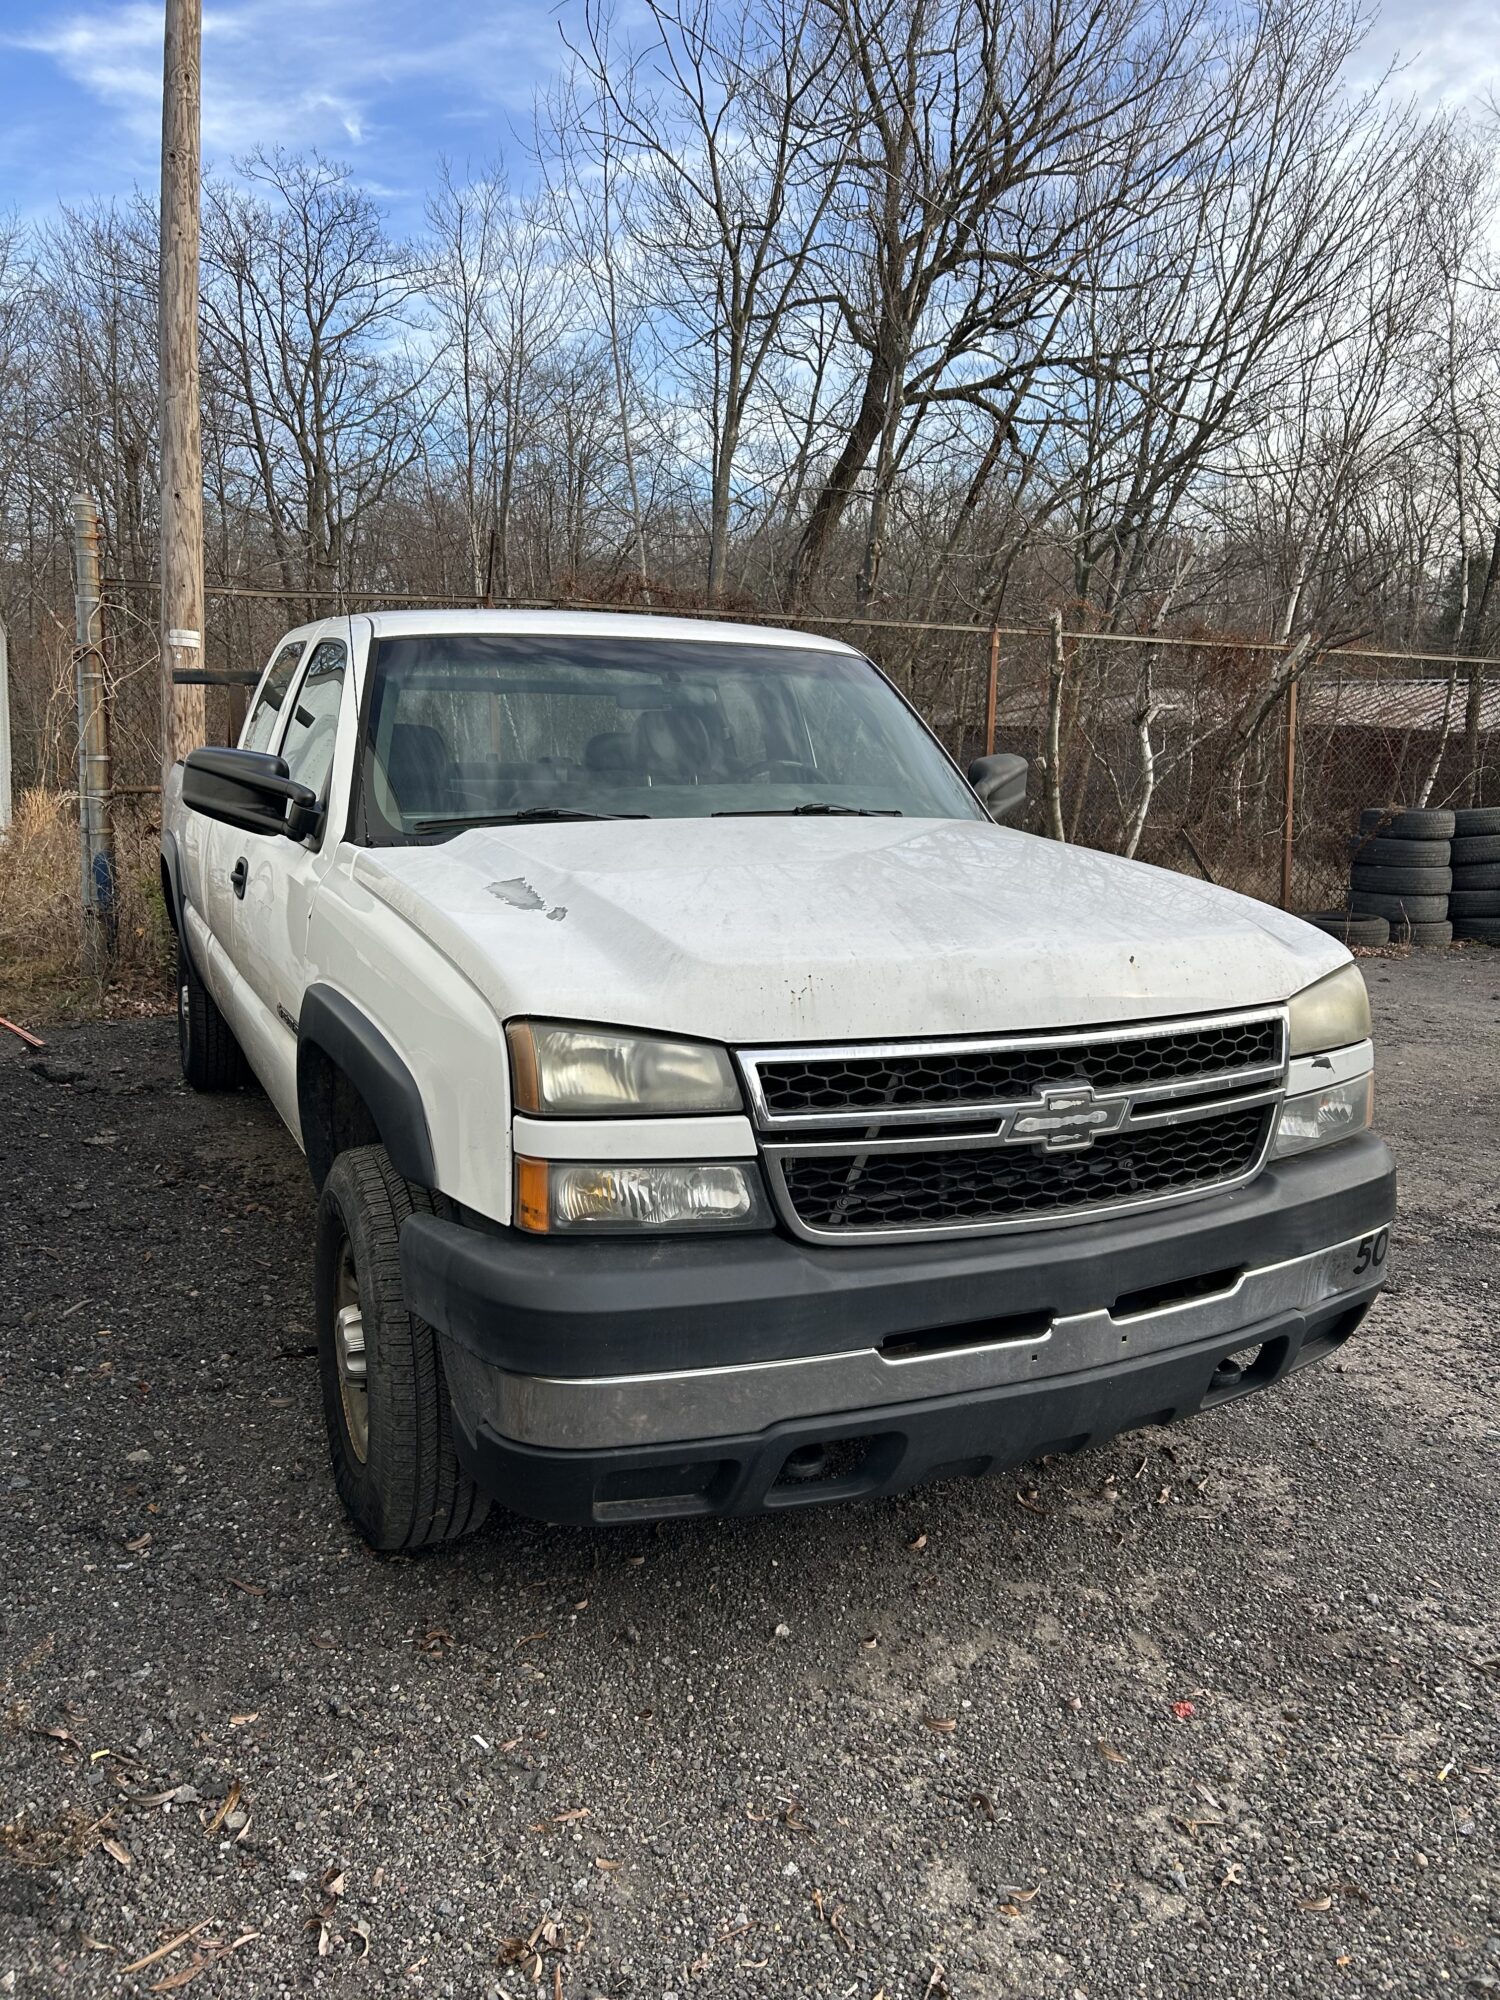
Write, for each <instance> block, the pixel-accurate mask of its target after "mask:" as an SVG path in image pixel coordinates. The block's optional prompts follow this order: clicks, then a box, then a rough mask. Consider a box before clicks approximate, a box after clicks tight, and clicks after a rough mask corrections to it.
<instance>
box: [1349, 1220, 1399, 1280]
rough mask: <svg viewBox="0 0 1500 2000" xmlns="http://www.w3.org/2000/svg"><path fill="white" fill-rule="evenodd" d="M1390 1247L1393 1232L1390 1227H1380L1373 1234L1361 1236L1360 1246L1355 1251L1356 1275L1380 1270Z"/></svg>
mask: <svg viewBox="0 0 1500 2000" xmlns="http://www.w3.org/2000/svg"><path fill="white" fill-rule="evenodd" d="M1390 1247H1391V1232H1390V1231H1389V1230H1388V1229H1378V1230H1376V1232H1375V1234H1374V1235H1373V1236H1361V1237H1360V1239H1359V1248H1358V1250H1356V1251H1355V1253H1354V1275H1355V1277H1356V1278H1357V1277H1359V1276H1360V1274H1361V1273H1362V1272H1365V1271H1378V1270H1379V1269H1380V1267H1381V1265H1382V1264H1383V1263H1384V1262H1385V1253H1386V1251H1387V1250H1389V1249H1390Z"/></svg>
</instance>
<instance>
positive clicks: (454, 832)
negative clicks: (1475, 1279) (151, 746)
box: [162, 611, 1395, 1549]
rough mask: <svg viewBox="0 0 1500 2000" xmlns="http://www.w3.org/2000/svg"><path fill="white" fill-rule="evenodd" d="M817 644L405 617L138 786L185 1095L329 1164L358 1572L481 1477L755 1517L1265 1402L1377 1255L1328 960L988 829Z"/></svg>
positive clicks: (580, 1501)
mask: <svg viewBox="0 0 1500 2000" xmlns="http://www.w3.org/2000/svg"><path fill="white" fill-rule="evenodd" d="M1025 775H1026V767H1025V764H1024V762H1023V761H1022V760H1021V759H1019V758H1016V757H1005V756H1001V757H991V758H983V759H980V760H979V761H978V762H977V763H976V764H974V765H973V766H971V767H970V770H969V773H968V780H967V781H966V780H965V777H964V776H963V775H962V774H961V773H960V771H959V770H958V769H957V767H956V766H955V765H954V764H953V763H952V761H951V760H950V759H949V757H948V755H947V753H946V752H945V751H944V750H943V748H942V747H941V745H940V744H939V743H938V742H937V740H936V739H935V738H934V737H933V736H932V734H931V733H930V732H929V731H928V730H927V728H926V727H925V725H924V724H923V723H922V722H921V721H920V720H919V718H918V717H917V715H916V714H915V713H914V712H913V711H912V710H911V709H910V708H909V707H908V706H907V704H906V702H905V701H904V700H903V699H902V697H901V696H900V695H899V694H898V692H897V691H896V690H895V689H894V688H893V687H892V686H891V685H890V683H889V682H888V681H886V680H885V679H884V678H883V676H882V675H881V674H880V673H879V672H878V671H877V669H876V668H875V667H874V666H872V665H871V664H870V662H869V661H868V660H866V659H864V658H863V657H862V656H861V655H859V654H858V653H856V652H854V651H853V650H851V649H850V648H849V647H847V646H844V645H840V644H838V643H836V642H834V641H832V640H830V639H825V638H817V637H813V636H810V635H807V634H802V633H796V632H786V631H772V630H764V629H757V628H755V627H752V626H748V625H728V624H716V623H706V622H699V621H696V620H687V619H672V618H658V617H638V616H629V615H618V616H608V615H584V614H571V613H568V614H565V613H551V614H546V613H535V614H533V613H499V612H480V611H475V612H441V613H439V612H403V613H388V612H386V613H379V614H376V615H372V616H367V617H339V618H336V619H330V620H327V621H324V622H321V623H318V624H313V625H309V626H306V627H303V628H302V629H300V630H298V631H295V632H292V633H289V634H288V635H287V637H286V638H285V639H284V640H283V641H282V642H281V644H280V645H279V646H278V647H277V648H276V651H275V653H274V655H273V657H272V659H271V661H270V663H269V665H268V666H267V667H266V669H265V672H264V674H263V675H262V677H261V680H260V683H259V686H258V688H257V690H256V693H255V696H254V699H253V702H252V704H251V707H250V712H249V716H248V718H247V720H246V723H245V727H244V731H243V734H242V736H241V739H240V744H239V746H238V747H237V748H231V749H204V750H197V751H194V752H193V754H192V755H191V756H190V757H188V758H187V759H186V761H185V763H184V764H181V765H178V766H177V767H176V769H175V770H174V772H173V773H172V776H171V781H170V783H169V785H168V788H167V797H166V799H165V802H164V812H163V828H162V886H163V890H164V893H165V895H166V898H167V903H168V907H169V909H170V912H171V917H172V922H173V926H174V929H175V931H176V935H177V945H178V981H177V984H178V1005H179V1033H180V1043H181V1054H182V1067H183V1073H184V1075H185V1077H186V1079H187V1081H188V1082H189V1083H190V1084H191V1085H193V1086H194V1087H195V1088H197V1089H201V1090H213V1089H224V1088H229V1087H232V1086H234V1085H236V1084H238V1083H240V1082H241V1081H243V1080H244V1066H245V1065H247V1064H248V1067H249V1069H250V1070H251V1071H253V1072H254V1074H255V1076H256V1077H257V1078H258V1079H259V1080H260V1082H261V1084H262V1085H263V1086H264V1088H265V1090H266V1092H267V1094H268V1095H269V1097H270V1099H271V1101H272V1103H273V1104H274V1105H275V1107H276V1109H277V1111H278V1112H279V1113H280V1115H281V1117H282V1118H283V1119H284V1120H285V1121H286V1124H287V1125H288V1127H289V1128H290V1130H291V1131H292V1133H293V1134H294V1135H295V1136H296V1137H297V1139H298V1140H299V1141H300V1143H301V1145H302V1148H303V1150H304V1151H305V1153H306V1156H307V1162H308V1166H309V1168H310V1169H311V1173H312V1179H313V1182H314V1185H315V1187H316V1189H317V1190H318V1211H317V1231H316V1254H315V1274H314V1280H315V1301H316V1315H317V1337H318V1347H319V1355H320V1369H321V1377H322V1390H323V1400H324V1405H325V1411H326V1417H327V1425H328V1435H329V1440H330V1446H331V1453H332V1459H333V1468H334V1474H335V1477H336V1480H337V1484H338V1488H339V1492H340V1494H341V1495H342V1497H343V1500H344V1502H345V1504H346V1506H347V1507H348V1509H349V1512H350V1514H351V1515H352V1516H353V1518H354V1520H355V1521H356V1523H357V1524H358V1526H359V1527H360V1529H361V1530H362V1531H363V1533H364V1535H365V1536H366V1538H367V1539H368V1540H369V1541H370V1542H371V1543H372V1544H373V1545H374V1546H375V1547H377V1548H382V1549H403V1548H406V1549H409V1548H417V1547H420V1546H422V1545H424V1544H428V1543H432V1542H439V1541H443V1540H445V1539H449V1538H452V1537H454V1536H457V1535H459V1534H462V1533H463V1532H465V1531H466V1530H467V1529H469V1528H471V1527H473V1526H474V1525H476V1523H477V1522H478V1521H479V1520H480V1519H482V1517H483V1515H484V1513H485V1511H486V1509H487V1507H488V1506H489V1504H490V1501H491V1499H492V1498H498V1499H499V1500H501V1501H502V1502H503V1503H504V1504H505V1505H506V1506H507V1507H510V1508H513V1509H516V1510H518V1511H520V1512H522V1513H526V1514H532V1515H536V1516H540V1517H542V1518H545V1519H549V1520H555V1521H573V1522H588V1521H598V1522H607V1521H624V1520H632V1519H641V1518H648V1519H649V1518H655V1517H662V1516H668V1515H687V1514H699V1513H736V1514H738V1513H748V1512H753V1511H758V1510H762V1509H770V1508H777V1507H795V1506H806V1505H811V1504H819V1503H825V1502H829V1501H834V1500H840V1499H844V1498H852V1497H854V1496H858V1495H866V1494H877V1493H886V1492H890V1491H893V1490H895V1489H898V1488H900V1487H904V1486H908V1485H910V1484H912V1483H914V1482H917V1481H922V1480H936V1479H945V1478H951V1477H955V1476H958V1475H965V1474H977V1473H982V1472H985V1471H987V1470H989V1469H991V1468H995V1467H1001V1466H1006V1465H1013V1464H1017V1463H1020V1462H1022V1461H1025V1460H1028V1459H1033V1458H1036V1457H1038V1456H1040V1455H1042V1454H1044V1453H1049V1452H1059V1451H1068V1450H1072V1449H1075V1448H1076V1447H1078V1446H1081V1445H1084V1444H1088V1443H1090V1442H1093V1441H1096V1440H1099V1439H1102V1438H1105V1437H1108V1436H1110V1435H1112V1434H1113V1433H1115V1432H1117V1431H1121V1430H1128V1429H1131V1428H1133V1427H1137V1426H1141V1425H1146V1424H1156V1423H1163V1422H1166V1421H1168V1420H1170V1419H1173V1418H1178V1417H1183V1416H1187V1415H1189V1414H1191V1413H1193V1412H1195V1411H1198V1410H1200V1409H1203V1408H1205V1407H1208V1406H1212V1405H1214V1404H1217V1403H1221V1402H1227V1401H1228V1400H1230V1399H1231V1398H1234V1397H1238V1396H1242V1395H1244V1394H1246V1393H1247V1392H1248V1391H1251V1390H1254V1389H1257V1388H1260V1387H1262V1386H1265V1385H1269V1384H1271V1383H1274V1382H1278V1381H1280V1380H1281V1378H1282V1377H1284V1376H1286V1375H1288V1374H1290V1373H1292V1372H1293V1371H1294V1370H1296V1369H1299V1368H1301V1367H1303V1366H1304V1365H1306V1364H1307V1363H1309V1362H1313V1361H1316V1360H1319V1359H1321V1358H1322V1357H1323V1356H1325V1355H1328V1354H1330V1353H1332V1352H1333V1351H1334V1350H1335V1349H1336V1348H1338V1346H1339V1345H1340V1344H1341V1343H1342V1342H1343V1341H1344V1340H1345V1339H1346V1338H1347V1337H1348V1336H1349V1335H1350V1334H1351V1333H1352V1332H1353V1331H1354V1329H1355V1328H1356V1327H1357V1326H1358V1324H1359V1322H1360V1320H1361V1319H1362V1318H1363V1317H1364V1314H1365V1312H1366V1311H1367V1309H1368V1307H1369V1306H1370V1303H1371V1301H1372V1299H1373V1298H1374V1296H1375V1294H1376V1292H1377V1291H1378V1289H1379V1287H1380V1284H1381V1281H1382V1276H1383V1272H1384V1267H1385V1261H1386V1252H1387V1244H1388V1228H1389V1224H1390V1222H1391V1219H1392V1216H1393V1213H1394V1202H1395V1189H1394V1176H1393V1170H1392V1165H1391V1160H1390V1157H1389V1154H1388V1153H1387V1151H1386V1149H1385V1147H1384V1146H1383V1145H1382V1143H1381V1142H1380V1140H1379V1139H1378V1138H1376V1137H1375V1136H1374V1134H1373V1133H1372V1132H1371V1131H1370V1130H1369V1129H1368V1128H1369V1124H1370V1118H1371V1105H1372V1095H1371V1093H1372V1087H1373V1085H1372V1054H1371V1043H1370V1015H1369V1004H1368V1000H1367V998H1366V994H1365V988H1364V984H1363V981H1362V979H1361V977H1360V974H1359V971H1358V969H1357V968H1356V966H1355V965H1354V964H1353V962H1352V960H1351V959H1350V957H1349V954H1348V953H1347V952H1346V951H1345V950H1344V949H1343V947H1342V946H1341V945H1339V944H1336V943H1335V942H1333V941H1332V940H1331V939H1329V938H1327V937H1325V936H1323V935H1322V934H1321V933H1320V932H1318V931H1316V930H1313V929H1312V928H1310V927H1309V926H1307V925H1305V924H1302V923H1299V922H1298V921H1297V920H1296V919H1294V918H1292V917H1289V916H1285V915H1283V914H1281V912H1279V911H1277V910H1274V909H1271V908H1269V907H1267V906H1266V905H1264V904H1261V903H1257V902H1252V901H1250V900H1249V899H1248V898H1246V897H1244V896H1239V895H1235V894H1231V893H1230V892H1228V891H1226V890H1223V889H1218V888H1214V887H1212V886H1210V885H1208V884H1206V883H1201V882H1198V881H1194V880H1190V879H1189V878H1187V877H1185V876H1182V875H1176V874H1172V873H1168V872H1166V871H1164V870H1161V869H1157V868H1152V867H1147V866H1144V865H1142V864H1140V863H1137V862H1133V861H1125V860H1121V859H1119V858H1117V857H1116V856H1113V855H1108V854H1101V853H1095V852H1092V851H1090V850H1087V849H1082V848H1077V847H1071V846H1065V845H1062V844H1059V843H1055V842H1053V841H1049V840H1042V839H1037V838H1034V837H1032V836H1029V835H1027V834H1023V833H1019V832H1016V831H1013V830H1011V829H1010V828H1007V827H1005V826H1003V825H1000V824H997V823H996V822H997V820H1000V819H1002V818H1004V817H1005V815H1006V814H1007V813H1009V812H1011V811H1013V810H1014V809H1015V807H1016V806H1017V805H1018V804H1019V803H1020V802H1021V799H1022V798H1023V796H1024V786H1025Z"/></svg>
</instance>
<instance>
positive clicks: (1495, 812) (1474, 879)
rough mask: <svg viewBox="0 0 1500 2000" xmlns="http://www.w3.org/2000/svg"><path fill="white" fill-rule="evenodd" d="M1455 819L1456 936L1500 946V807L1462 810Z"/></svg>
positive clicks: (1452, 903)
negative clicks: (1477, 939)
mask: <svg viewBox="0 0 1500 2000" xmlns="http://www.w3.org/2000/svg"><path fill="white" fill-rule="evenodd" d="M1453 817H1454V820H1455V822H1456V824H1455V826H1454V830H1453V889H1452V892H1451V894H1450V895H1449V898H1448V910H1449V914H1450V915H1451V917H1452V919H1453V935H1454V936H1455V937H1456V938H1479V939H1482V940H1483V941H1484V943H1486V944H1500V806H1460V808H1459V809H1458V811H1457V812H1456V813H1455V814H1454V815H1453Z"/></svg>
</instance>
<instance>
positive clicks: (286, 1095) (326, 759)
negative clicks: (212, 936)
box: [227, 620, 358, 1132]
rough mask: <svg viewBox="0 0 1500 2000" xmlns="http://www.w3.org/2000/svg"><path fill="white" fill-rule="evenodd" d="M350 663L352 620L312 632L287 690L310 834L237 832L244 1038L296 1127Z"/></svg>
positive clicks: (237, 959)
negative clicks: (315, 930) (310, 937)
mask: <svg viewBox="0 0 1500 2000" xmlns="http://www.w3.org/2000/svg"><path fill="white" fill-rule="evenodd" d="M356 706H357V704H356V701H355V696H354V690H353V677H352V675H351V673H350V668H349V624H348V621H346V620H341V621H340V623H339V626H338V628H337V630H336V631H332V632H328V633H326V635H325V636H323V637H315V638H314V639H313V641H312V643H311V649H310V651H309V652H308V654H307V658H306V660H305V661H304V662H303V665H302V670H301V672H300V674H299V676H298V678H297V680H296V682H295V684H294V685H293V687H292V690H291V693H290V695H289V696H288V698H287V701H286V703H285V707H284V709H283V713H282V716H281V719H280V725H279V727H278V729H277V732H276V735H275V738H274V739H273V741H272V742H271V743H270V744H269V746H268V747H269V748H270V749H272V750H274V751H278V752H279V753H280V755H281V756H283V757H284V758H285V759H286V763H287V769H288V771H289V773H290V775H291V776H292V777H294V778H296V779H297V780H298V782H299V783H301V784H304V785H307V786H310V787H311V789H312V790H313V791H315V792H316V793H317V794H318V797H319V800H320V801H321V803H322V805H323V807H324V814H323V824H322V829H321V832H320V833H319V835H318V837H317V838H316V839H315V840H312V841H295V840H288V839H287V838H286V836H285V835H284V834H270V833H235V832H233V831H229V832H228V833H227V837H228V839H229V840H230V841H231V842H233V843H234V844H235V849H236V852H235V858H234V862H233V864H232V870H233V872H234V873H235V875H236V878H237V900H236V904H235V912H234V934H233V947H232V951H233V957H234V964H235V972H236V974H237V976H238V981H239V984H240V1002H241V1007H242V1010H243V1013H244V1016H245V1017H246V1018H245V1019H244V1021H243V1024H237V1026H238V1027H239V1036H240V1043H241V1046H242V1047H243V1048H244V1051H245V1054H246V1055H247V1056H248V1058H249V1060H250V1063H251V1065H252V1067H253V1068H254V1070H255V1072H256V1074H257V1075H258V1076H259V1077H260V1080H261V1082H262V1083H263V1084H264V1085H265V1087H266V1092H267V1094H268V1096H269V1097H270V1098H271V1100H272V1102H273V1103H274V1104H275V1106H276V1108H277V1110H278V1111H279V1112H280V1113H281V1115H282V1117H283V1118H284V1119H285V1120H286V1121H287V1123H288V1124H289V1125H290V1126H291V1128H292V1130H293V1131H294V1132H295V1131H296V1130H298V1118H297V1018H298V1014H299V1012H300V1009H301V1005H302V995H303V993H304V992H305V991H306V989H307V987H308V986H309V985H310V984H311V982H312V980H313V978H314V977H315V976H316V974H315V972H314V971H313V970H311V969H310V968H309V967H308V964H307V931H308V920H309V917H310V915H311V911H312V902H313V897H314V895H315V894H316V892H317V888H318V884H319V883H320V882H321V881H322V879H323V877H324V875H325V874H326V873H327V872H328V870H329V868H331V867H332V865H333V860H334V856H335V854H336V853H337V850H338V844H339V841H340V840H341V839H342V837H343V831H344V829H343V823H342V822H343V816H344V814H345V813H346V812H347V807H348V783H347V773H348V770H349V768H350V765H351V762H352V758H353V751H354V736H355V734H356V732H357V726H358V718H357V715H356V713H355V710H356Z"/></svg>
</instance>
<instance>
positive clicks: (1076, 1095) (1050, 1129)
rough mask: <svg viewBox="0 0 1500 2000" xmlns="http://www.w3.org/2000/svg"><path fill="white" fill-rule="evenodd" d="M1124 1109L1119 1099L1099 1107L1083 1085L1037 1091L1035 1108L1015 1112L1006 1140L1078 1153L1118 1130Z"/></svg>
mask: <svg viewBox="0 0 1500 2000" xmlns="http://www.w3.org/2000/svg"><path fill="white" fill-rule="evenodd" d="M1128 1109H1129V1106H1128V1104H1127V1103H1126V1102H1125V1100H1124V1099H1123V1098H1116V1099H1115V1100H1114V1101H1113V1102H1111V1103H1107V1104H1101V1103H1100V1102H1099V1100H1098V1098H1096V1097H1095V1095H1094V1091H1093V1086H1092V1085H1091V1084H1087V1083H1070V1084H1066V1085H1063V1086H1061V1087H1058V1088H1054V1089H1052V1090H1039V1091H1038V1092H1037V1094H1036V1101H1035V1108H1032V1107H1030V1106H1028V1107H1027V1108H1026V1109H1025V1110H1024V1111H1018V1112H1017V1113H1016V1114H1015V1116H1014V1117H1013V1118H1012V1120H1011V1124H1010V1130H1009V1132H1008V1133H1007V1134H1006V1137H1007V1138H1008V1139H1011V1140H1013V1141H1015V1142H1016V1143H1017V1144H1018V1145H1038V1144H1040V1145H1041V1147H1042V1148H1043V1150H1044V1151H1046V1152H1048V1153H1062V1152H1075V1151H1081V1150H1082V1148H1083V1147H1085V1146H1092V1145H1093V1143H1094V1141H1095V1140H1096V1139H1097V1138H1098V1137H1099V1136H1100V1134H1101V1133H1104V1132H1114V1131H1118V1129H1119V1127H1120V1126H1121V1125H1122V1124H1123V1123H1124V1120H1125V1113H1126V1111H1127V1110H1128Z"/></svg>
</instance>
